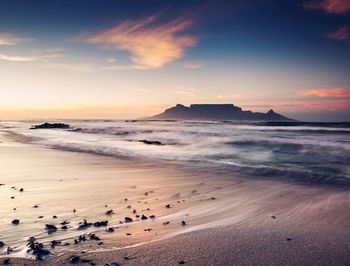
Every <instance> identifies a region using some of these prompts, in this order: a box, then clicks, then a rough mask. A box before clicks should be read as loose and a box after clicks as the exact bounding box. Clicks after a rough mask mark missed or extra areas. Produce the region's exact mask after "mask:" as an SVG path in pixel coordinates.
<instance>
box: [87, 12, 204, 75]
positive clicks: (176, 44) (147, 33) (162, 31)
mask: <svg viewBox="0 0 350 266" xmlns="http://www.w3.org/2000/svg"><path fill="white" fill-rule="evenodd" d="M157 20H158V16H150V17H147V18H145V19H141V20H136V21H130V20H129V21H125V22H123V23H121V24H119V25H117V26H115V27H113V28H110V29H106V30H102V31H100V32H98V33H96V34H94V35H91V36H88V37H87V38H85V39H84V41H86V42H87V43H91V44H100V45H103V46H105V47H108V48H112V49H118V50H122V51H127V52H128V53H130V54H131V61H132V62H133V65H132V68H137V69H157V68H161V67H163V66H164V65H166V64H168V63H170V62H172V61H174V60H176V59H179V58H182V57H183V56H184V52H185V49H186V48H188V47H191V46H194V45H195V44H196V43H197V41H198V40H197V38H196V37H194V36H191V35H184V34H181V33H182V32H184V31H185V30H187V29H189V28H190V27H191V25H192V24H193V22H192V21H191V20H188V19H176V20H173V21H170V22H167V23H157Z"/></svg>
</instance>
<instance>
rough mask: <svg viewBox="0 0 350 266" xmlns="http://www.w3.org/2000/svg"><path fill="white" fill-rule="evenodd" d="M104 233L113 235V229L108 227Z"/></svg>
mask: <svg viewBox="0 0 350 266" xmlns="http://www.w3.org/2000/svg"><path fill="white" fill-rule="evenodd" d="M106 232H108V233H113V232H114V228H113V227H108V228H107V229H106Z"/></svg>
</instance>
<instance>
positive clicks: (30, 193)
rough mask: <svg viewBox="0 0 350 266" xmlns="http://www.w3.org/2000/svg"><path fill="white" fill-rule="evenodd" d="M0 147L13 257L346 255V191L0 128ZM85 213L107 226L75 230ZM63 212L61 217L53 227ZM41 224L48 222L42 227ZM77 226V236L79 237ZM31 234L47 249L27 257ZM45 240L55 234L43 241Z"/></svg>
mask: <svg viewBox="0 0 350 266" xmlns="http://www.w3.org/2000/svg"><path fill="white" fill-rule="evenodd" d="M0 150H1V152H0V164H1V165H0V175H1V182H0V183H2V184H4V185H2V186H1V187H0V190H1V193H0V200H1V203H2V208H1V210H0V212H1V213H0V215H1V217H2V218H1V220H0V241H3V242H4V243H5V246H4V247H2V248H1V249H0V252H1V260H2V261H5V260H6V259H10V263H11V264H12V265H43V264H48V265H70V264H71V262H72V257H74V256H76V257H77V256H78V258H77V259H76V263H84V264H88V263H89V264H94V263H95V264H96V265H105V264H109V265H117V264H112V263H118V264H120V265H177V264H182V263H186V265H214V264H215V265H346V263H348V262H349V260H350V255H349V253H348V252H347V251H348V250H349V247H350V242H349V239H350V234H349V232H348V230H347V229H348V227H349V225H350V214H349V213H350V212H349V210H350V194H349V193H348V191H346V190H339V189H330V188H324V187H317V186H312V187H311V186H301V185H295V184H291V183H285V182H278V181H271V180H261V179H252V178H244V177H238V176H235V175H224V174H222V175H220V176H216V177H213V176H212V173H205V171H200V170H198V169H196V168H195V167H194V168H193V169H192V168H191V167H187V168H186V167H179V166H177V165H176V164H170V163H169V164H165V163H155V162H152V161H140V160H130V159H128V160H126V159H124V160H123V159H116V158H113V157H108V156H101V155H93V154H85V153H81V152H80V153H79V152H69V151H60V150H56V149H48V148H45V147H40V146H34V145H31V144H23V143H20V142H15V141H14V140H13V139H11V138H9V136H7V135H6V133H3V134H2V135H1V143H0ZM18 166H21V167H18ZM20 188H23V191H22V192H21V191H20ZM12 197H13V198H12ZM108 211H110V212H109V213H110V214H106V213H107V212H108ZM142 215H143V216H144V217H143V219H141V218H142ZM152 215H154V218H152ZM55 217H56V218H55ZM125 217H130V218H131V219H132V221H131V220H130V221H127V222H126V220H125ZM14 219H19V221H20V222H19V224H18V225H14V224H12V223H11V221H13V220H14ZM84 219H86V220H87V222H88V223H89V222H91V223H95V222H97V221H108V225H106V226H98V227H96V226H93V225H91V226H87V227H83V228H81V229H80V230H79V229H78V228H79V226H80V225H81V223H82V222H83V221H84ZM64 221H67V222H69V223H67V228H65V229H62V225H61V223H62V222H64ZM79 223H80V224H79ZM46 224H52V225H54V226H56V227H57V230H55V231H54V232H52V233H50V234H48V230H46V229H45V225H46ZM108 228H113V229H109V230H110V232H107V231H108ZM112 230H113V232H112ZM91 234H95V236H97V237H98V238H97V239H96V238H94V237H93V238H92V239H91ZM83 235H84V236H85V237H86V241H78V239H79V236H83ZM31 236H34V237H35V238H36V241H38V242H40V243H42V244H43V245H44V247H45V249H47V250H49V251H50V253H51V255H49V256H46V257H45V258H44V260H42V261H37V260H34V256H33V255H31V254H30V252H26V250H27V248H26V247H25V245H26V243H27V239H28V238H29V237H31ZM54 240H55V241H60V242H57V243H58V244H57V245H55V246H54V248H52V241H54ZM8 247H10V251H9V252H8V249H7V248H8ZM7 253H9V254H7Z"/></svg>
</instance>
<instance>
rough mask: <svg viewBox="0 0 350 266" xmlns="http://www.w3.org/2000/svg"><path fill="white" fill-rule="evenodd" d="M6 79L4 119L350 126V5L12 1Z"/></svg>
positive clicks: (0, 93)
mask: <svg viewBox="0 0 350 266" xmlns="http://www.w3.org/2000/svg"><path fill="white" fill-rule="evenodd" d="M0 75H1V76H0V119H31V118H35V119H36V118H132V117H140V116H146V115H152V114H156V113H159V112H161V111H162V110H163V109H164V108H168V107H171V106H173V105H175V104H177V103H182V104H190V103H234V104H235V105H238V106H241V107H242V108H243V109H250V110H253V111H264V112H266V111H268V110H269V109H270V108H273V109H274V110H275V111H276V112H279V113H282V114H284V115H287V116H291V117H293V118H296V119H300V120H314V121H317V120H320V121H350V0H305V1H304V0H284V1H276V0H265V1H261V0H229V1H221V0H218V1H210V0H209V1H189V0H186V1H180V0H179V1H165V0H160V1H118V0H95V1H90V0H84V1H71V0H69V1H63V0H60V1H46V0H43V1H39V0H36V1H35V0H33V1H26V0H22V1H17V0H8V1H7V0H2V1H1V3H0Z"/></svg>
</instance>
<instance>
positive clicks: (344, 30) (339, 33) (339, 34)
mask: <svg viewBox="0 0 350 266" xmlns="http://www.w3.org/2000/svg"><path fill="white" fill-rule="evenodd" d="M326 37H327V38H329V39H332V40H337V41H345V40H348V39H349V38H350V32H349V27H341V28H339V29H338V30H336V31H335V32H332V33H329V34H327V35H326Z"/></svg>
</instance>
